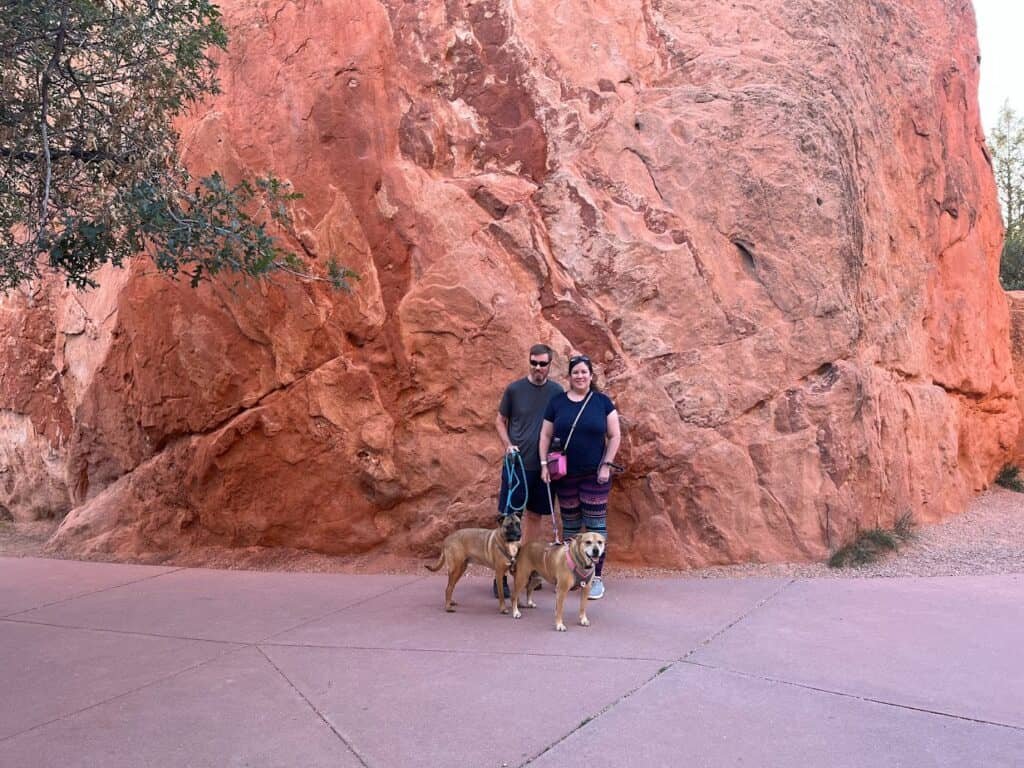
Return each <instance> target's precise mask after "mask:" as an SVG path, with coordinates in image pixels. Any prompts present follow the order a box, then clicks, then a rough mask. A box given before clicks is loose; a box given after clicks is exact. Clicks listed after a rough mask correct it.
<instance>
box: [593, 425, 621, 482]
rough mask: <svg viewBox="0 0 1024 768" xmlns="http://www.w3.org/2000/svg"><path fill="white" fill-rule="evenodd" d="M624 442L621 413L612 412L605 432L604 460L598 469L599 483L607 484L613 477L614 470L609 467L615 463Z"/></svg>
mask: <svg viewBox="0 0 1024 768" xmlns="http://www.w3.org/2000/svg"><path fill="white" fill-rule="evenodd" d="M621 442H622V433H621V431H620V430H619V412H618V411H612V412H611V413H609V414H608V429H607V431H606V432H605V445H604V458H602V459H601V466H599V467H598V468H597V482H599V483H607V482H608V481H609V480H610V479H611V476H612V468H611V467H610V466H609V464H611V462H613V461H615V454H616V453H618V452H619V443H621Z"/></svg>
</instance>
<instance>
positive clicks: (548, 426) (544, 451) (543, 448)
mask: <svg viewBox="0 0 1024 768" xmlns="http://www.w3.org/2000/svg"><path fill="white" fill-rule="evenodd" d="M554 433H555V424H554V422H551V421H548V420H547V419H544V423H543V424H541V425H540V442H539V443H537V450H538V451H540V479H541V480H543V481H544V482H545V483H549V482H551V475H550V474H548V448H549V447H550V446H551V436H552V435H553V434H554Z"/></svg>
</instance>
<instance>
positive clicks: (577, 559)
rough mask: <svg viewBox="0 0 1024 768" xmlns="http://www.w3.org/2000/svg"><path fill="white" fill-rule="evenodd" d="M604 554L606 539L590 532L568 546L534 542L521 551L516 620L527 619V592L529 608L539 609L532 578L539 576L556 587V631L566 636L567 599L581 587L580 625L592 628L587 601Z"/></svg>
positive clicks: (514, 601)
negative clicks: (521, 607) (523, 595)
mask: <svg viewBox="0 0 1024 768" xmlns="http://www.w3.org/2000/svg"><path fill="white" fill-rule="evenodd" d="M603 552H604V536H602V535H601V534H600V533H591V532H589V531H588V532H586V533H580V534H577V535H576V536H573V537H572V538H571V539H569V541H567V542H566V543H565V544H545V543H544V542H542V541H531V542H530V543H529V544H525V545H524V546H522V547H520V548H519V556H518V557H517V558H516V565H515V574H516V582H515V589H514V590H513V591H512V618H514V619H518V618H520V617H521V616H522V615H523V614H521V613H520V612H519V593H520V592H522V590H523V589H524V588H525V589H526V607H527V608H536V607H537V604H536V603H534V602H533V591H534V589H535V588H536V582H535V581H534V580H533V579H531V578H530V577H531V576H532V575H533V574H534V573H539V574H540V575H541V576H543V577H544V579H545V580H546V581H548V582H550V583H552V584H554V585H555V629H556V630H558V631H559V632H565V622H563V621H562V606H563V605H564V604H565V596H566V595H567V594H569V590H570V589H572V587H573V586H574V585H579V587H580V624H581V625H582V626H584V627H589V626H590V619H588V618H587V598H588V597H589V596H590V584H591V582H592V581H593V578H594V566H595V565H596V564H597V561H598V559H599V558H600V557H601V553H603Z"/></svg>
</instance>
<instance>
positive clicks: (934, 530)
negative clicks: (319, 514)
mask: <svg viewBox="0 0 1024 768" xmlns="http://www.w3.org/2000/svg"><path fill="white" fill-rule="evenodd" d="M55 528H56V523H55V522H53V521H42V522H38V523H12V522H9V521H2V520H0V555H6V556H12V557H48V556H50V555H48V554H47V553H45V552H44V545H45V543H46V540H47V539H48V538H49V536H50V534H51V533H52V532H53V531H54V530H55ZM96 559H102V558H96ZM143 562H147V563H150V564H162V565H179V566H190V567H198V566H203V567H207V568H234V569H246V570H259V571H302V572H337V573H425V571H424V570H423V568H422V566H423V562H424V561H423V560H419V559H398V558H388V557H379V556H377V557H361V558H351V557H349V558H345V557H334V556H330V555H321V554H317V553H310V552H302V551H298V550H286V549H262V548H258V547H251V548H248V549H243V550H228V549H220V548H212V549H203V550H198V551H190V552H187V553H184V554H183V555H180V556H177V557H173V558H167V557H161V558H158V559H145V560H144V561H143ZM472 572H475V573H478V574H484V573H485V571H484V570H483V569H481V568H478V567H474V568H473V570H472ZM999 573H1024V494H1019V493H1013V492H1012V491H1007V490H1004V489H1002V488H993V489H991V490H988V491H985V492H984V493H981V494H979V495H978V496H977V497H975V498H974V500H972V501H971V503H970V505H969V506H968V508H967V511H966V512H964V514H962V515H959V516H957V517H954V518H951V519H949V520H947V521H946V522H944V523H939V524H936V525H928V526H922V527H919V528H918V529H917V530H916V534H915V536H914V537H913V539H912V540H911V541H910V542H908V543H906V544H904V545H903V546H901V547H900V549H899V551H898V552H895V553H892V554H889V555H887V556H886V557H884V558H883V559H882V560H879V561H877V562H875V563H872V564H870V565H864V566H859V567H855V568H841V569H833V568H829V567H828V566H827V565H825V564H824V563H774V564H770V565H763V564H745V565H730V566H717V567H713V568H701V569H698V570H692V571H673V570H663V569H655V568H617V567H615V566H613V565H609V566H608V569H607V575H608V577H610V578H615V577H632V578H659V577H673V578H678V577H680V576H688V577H692V578H704V579H713V578H733V579H737V578H749V577H760V578H793V577H798V578H809V579H821V578H833V579H834V578H885V577H892V576H978V575H988V574H999Z"/></svg>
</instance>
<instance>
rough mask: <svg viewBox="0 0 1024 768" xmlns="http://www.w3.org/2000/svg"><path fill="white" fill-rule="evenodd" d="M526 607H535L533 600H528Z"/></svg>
mask: <svg viewBox="0 0 1024 768" xmlns="http://www.w3.org/2000/svg"><path fill="white" fill-rule="evenodd" d="M526 607H527V608H536V607H537V604H536V603H535V602H533V600H531V601H530V602H528V603H527V604H526Z"/></svg>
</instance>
